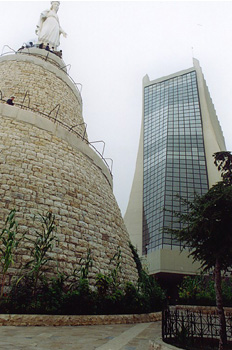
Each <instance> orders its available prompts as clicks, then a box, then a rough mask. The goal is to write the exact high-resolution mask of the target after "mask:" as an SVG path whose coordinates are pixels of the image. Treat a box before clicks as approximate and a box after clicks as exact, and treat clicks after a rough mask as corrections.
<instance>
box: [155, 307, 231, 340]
mask: <svg viewBox="0 0 232 350" xmlns="http://www.w3.org/2000/svg"><path fill="white" fill-rule="evenodd" d="M225 317H226V331H227V340H228V341H232V313H226V316H225ZM219 331H220V322H219V316H218V315H217V313H216V312H209V313H202V312H201V311H189V310H178V309H176V308H172V309H166V310H163V315H162V338H163V341H164V342H167V343H172V344H193V343H194V342H196V340H197V342H198V343H201V344H204V343H205V341H206V339H207V342H208V343H209V344H210V343H211V344H215V342H216V341H218V339H219Z"/></svg>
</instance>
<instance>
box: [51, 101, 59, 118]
mask: <svg viewBox="0 0 232 350" xmlns="http://www.w3.org/2000/svg"><path fill="white" fill-rule="evenodd" d="M56 107H58V109H57V112H56V117H55V120H56V119H57V115H58V113H59V110H60V104H59V103H58V104H57V105H56V106H55V107H54V108H53V109H52V110H51V111H50V112H49V114H48V115H49V116H50V115H51V113H52V112H53V111H54V110H55V109H56Z"/></svg>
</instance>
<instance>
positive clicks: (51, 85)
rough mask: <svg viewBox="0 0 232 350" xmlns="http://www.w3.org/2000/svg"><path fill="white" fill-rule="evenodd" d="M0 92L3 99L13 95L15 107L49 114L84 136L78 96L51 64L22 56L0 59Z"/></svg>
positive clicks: (80, 103) (64, 74)
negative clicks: (20, 106)
mask: <svg viewBox="0 0 232 350" xmlns="http://www.w3.org/2000/svg"><path fill="white" fill-rule="evenodd" d="M39 51H45V50H39ZM0 90H1V91H2V93H3V98H4V99H7V98H9V97H10V96H12V95H13V96H15V104H16V105H17V104H23V105H24V106H25V107H28V105H29V107H30V108H31V109H33V111H34V112H35V113H37V112H41V113H44V114H47V115H49V114H50V116H51V117H52V118H57V119H58V120H59V121H61V122H63V123H64V124H66V125H67V126H69V127H70V128H71V127H73V129H74V130H75V131H77V132H79V133H80V135H84V134H85V125H84V120H83V118H82V100H81V96H80V93H79V91H78V90H77V88H76V87H75V85H74V84H73V83H72V81H71V80H70V78H69V77H68V76H67V74H66V73H65V72H64V71H63V70H62V69H60V68H58V67H57V66H56V65H54V64H52V63H51V62H47V61H44V60H42V59H41V58H39V57H37V56H35V55H26V54H20V55H19V54H15V55H9V56H2V57H0ZM25 95H26V96H25ZM86 138H87V136H86Z"/></svg>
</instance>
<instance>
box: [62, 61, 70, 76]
mask: <svg viewBox="0 0 232 350" xmlns="http://www.w3.org/2000/svg"><path fill="white" fill-rule="evenodd" d="M68 66H69V70H68V71H70V69H71V64H70V63H69V64H66V66H63V67H61V68H60V69H61V70H63V69H64V68H66V67H68ZM64 72H65V71H64ZM65 73H66V74H68V73H67V72H65Z"/></svg>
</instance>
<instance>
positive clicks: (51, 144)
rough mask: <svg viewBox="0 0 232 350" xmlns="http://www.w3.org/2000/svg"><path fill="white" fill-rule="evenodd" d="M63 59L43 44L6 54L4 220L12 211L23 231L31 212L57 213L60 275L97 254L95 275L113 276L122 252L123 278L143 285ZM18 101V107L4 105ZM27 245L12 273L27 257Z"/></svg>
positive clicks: (1, 149) (2, 78)
mask: <svg viewBox="0 0 232 350" xmlns="http://www.w3.org/2000/svg"><path fill="white" fill-rule="evenodd" d="M65 66H66V64H65V62H64V61H63V60H62V59H61V57H59V56H58V55H57V54H55V53H53V52H49V51H46V50H44V49H40V48H38V47H31V48H24V49H22V50H19V51H17V52H16V53H14V54H7V55H2V56H1V57H0V98H1V100H0V136H1V138H0V195H1V201H0V208H1V210H0V222H1V223H3V222H4V220H5V218H6V215H7V214H8V213H9V211H10V210H11V209H13V208H15V209H16V211H17V217H16V218H17V221H18V223H19V230H21V231H22V232H23V231H25V230H27V229H28V227H30V228H31V229H30V231H29V232H30V234H31V235H33V222H32V220H31V216H32V215H33V214H37V213H40V214H44V213H46V212H47V211H52V212H53V213H54V214H55V217H56V223H57V232H58V237H59V246H58V247H57V248H56V249H55V251H54V252H53V255H54V258H55V259H57V260H58V265H59V269H60V271H63V272H66V273H70V272H71V271H72V270H73V268H74V267H77V264H78V262H79V260H80V258H81V257H85V256H86V254H87V251H88V249H89V248H90V249H91V252H92V257H93V260H94V263H93V269H92V275H91V276H90V277H92V281H93V282H94V276H95V275H96V273H99V272H101V273H105V274H107V273H108V272H109V269H110V268H111V266H110V259H111V258H112V257H113V255H114V254H115V253H116V252H117V249H118V247H120V248H121V251H122V273H121V279H122V281H132V282H135V281H137V270H136V266H135V263H134V260H133V257H132V254H131V251H130V248H129V244H128V242H129V236H128V233H127V230H126V228H125V225H124V222H123V219H122V216H121V212H120V209H119V207H118V205H117V202H116V200H115V197H114V194H113V190H112V175H111V172H110V170H109V168H108V167H107V165H106V163H105V161H104V159H102V158H101V157H100V156H99V155H98V154H97V153H96V152H95V151H94V150H93V149H92V148H91V147H90V144H89V141H88V138H87V134H86V126H85V123H84V120H83V117H82V99H81V95H80V92H79V90H78V89H77V87H76V85H75V84H74V82H73V81H72V79H71V78H70V76H69V75H68V74H67V72H66V69H65V68H64V67H65ZM12 95H13V96H15V105H14V106H10V105H8V104H6V99H7V98H8V97H9V96H12ZM28 254H29V251H28V250H27V248H26V245H23V244H21V248H20V250H19V251H18V253H17V257H16V258H17V259H16V264H15V265H14V268H12V269H11V274H12V275H13V274H17V269H18V268H19V267H20V266H21V265H22V264H24V263H25V262H26V261H28V259H29V256H28Z"/></svg>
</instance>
